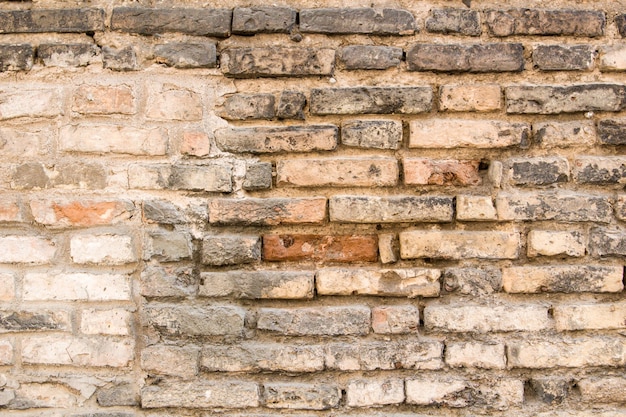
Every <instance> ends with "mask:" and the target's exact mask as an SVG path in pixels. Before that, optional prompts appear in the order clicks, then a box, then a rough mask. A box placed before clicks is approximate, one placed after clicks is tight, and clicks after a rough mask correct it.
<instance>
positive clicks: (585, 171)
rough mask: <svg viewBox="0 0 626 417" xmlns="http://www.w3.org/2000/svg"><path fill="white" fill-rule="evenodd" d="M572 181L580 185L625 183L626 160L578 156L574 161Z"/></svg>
mask: <svg viewBox="0 0 626 417" xmlns="http://www.w3.org/2000/svg"><path fill="white" fill-rule="evenodd" d="M572 175H573V177H574V180H575V181H576V182H579V183H581V184H624V183H626V158H624V157H620V156H607V157H603V156H578V157H576V159H575V160H574V169H573V173H572Z"/></svg>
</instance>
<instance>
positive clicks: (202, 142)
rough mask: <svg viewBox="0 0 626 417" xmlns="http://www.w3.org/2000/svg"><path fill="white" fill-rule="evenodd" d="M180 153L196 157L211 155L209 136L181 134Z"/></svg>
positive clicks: (191, 133) (199, 133) (194, 133)
mask: <svg viewBox="0 0 626 417" xmlns="http://www.w3.org/2000/svg"><path fill="white" fill-rule="evenodd" d="M180 153H182V154H183V155H190V156H197V157H204V156H209V154H210V153H211V141H210V139H209V135H207V134H206V133H204V132H183V137H182V141H181V144H180Z"/></svg>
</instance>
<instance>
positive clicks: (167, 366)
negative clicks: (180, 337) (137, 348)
mask: <svg viewBox="0 0 626 417" xmlns="http://www.w3.org/2000/svg"><path fill="white" fill-rule="evenodd" d="M199 357H200V349H198V348H195V347H179V346H168V345H153V346H148V347H146V348H145V349H143V350H142V351H141V369H143V370H144V371H146V372H148V373H151V374H157V375H170V376H178V377H181V378H193V377H194V376H195V375H197V374H198V360H199Z"/></svg>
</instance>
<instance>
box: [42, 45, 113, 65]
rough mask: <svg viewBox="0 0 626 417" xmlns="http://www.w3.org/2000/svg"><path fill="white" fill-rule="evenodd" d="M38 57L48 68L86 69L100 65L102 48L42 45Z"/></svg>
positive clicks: (93, 46) (95, 46) (94, 46)
mask: <svg viewBox="0 0 626 417" xmlns="http://www.w3.org/2000/svg"><path fill="white" fill-rule="evenodd" d="M37 57H38V58H40V59H41V60H42V61H43V64H44V65H45V66H47V67H86V66H87V65H90V64H96V63H100V62H101V61H102V60H101V58H100V48H98V46H97V45H94V44H90V43H73V44H40V45H39V46H38V47H37Z"/></svg>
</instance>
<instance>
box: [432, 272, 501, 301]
mask: <svg viewBox="0 0 626 417" xmlns="http://www.w3.org/2000/svg"><path fill="white" fill-rule="evenodd" d="M443 289H444V290H446V291H448V292H455V291H458V292H459V293H461V294H463V295H473V296H483V295H488V294H493V293H496V292H500V291H501V290H502V274H501V272H500V269H498V268H493V267H486V268H483V269H479V268H448V269H445V270H444V272H443Z"/></svg>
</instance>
